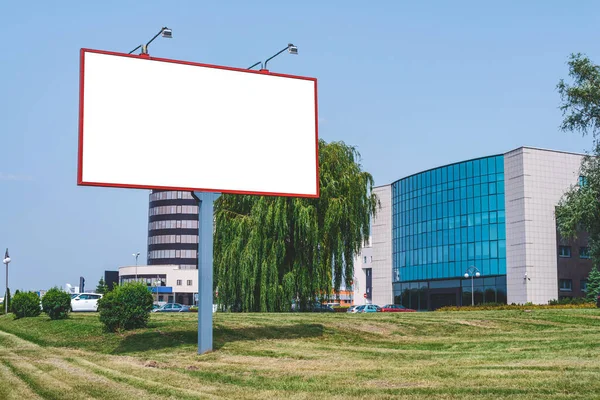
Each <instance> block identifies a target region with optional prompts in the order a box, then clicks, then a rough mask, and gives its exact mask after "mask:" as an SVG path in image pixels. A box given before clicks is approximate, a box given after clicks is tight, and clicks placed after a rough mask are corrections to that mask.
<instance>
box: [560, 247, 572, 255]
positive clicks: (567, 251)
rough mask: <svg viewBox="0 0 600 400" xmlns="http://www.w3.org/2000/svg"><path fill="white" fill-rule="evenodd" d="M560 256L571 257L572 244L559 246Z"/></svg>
mask: <svg viewBox="0 0 600 400" xmlns="http://www.w3.org/2000/svg"><path fill="white" fill-rule="evenodd" d="M558 256H559V257H571V246H558Z"/></svg>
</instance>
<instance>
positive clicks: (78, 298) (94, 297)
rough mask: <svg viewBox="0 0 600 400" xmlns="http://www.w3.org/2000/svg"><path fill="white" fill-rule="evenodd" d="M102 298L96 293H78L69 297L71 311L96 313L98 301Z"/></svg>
mask: <svg viewBox="0 0 600 400" xmlns="http://www.w3.org/2000/svg"><path fill="white" fill-rule="evenodd" d="M101 298H102V295H101V294H98V293H79V294H72V295H71V310H72V311H73V312H77V311H98V300H100V299H101Z"/></svg>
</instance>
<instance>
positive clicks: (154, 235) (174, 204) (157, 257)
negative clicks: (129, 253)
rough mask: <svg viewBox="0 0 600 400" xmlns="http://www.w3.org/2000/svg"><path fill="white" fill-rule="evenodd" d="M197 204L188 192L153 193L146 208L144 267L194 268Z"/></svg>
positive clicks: (196, 260)
mask: <svg viewBox="0 0 600 400" xmlns="http://www.w3.org/2000/svg"><path fill="white" fill-rule="evenodd" d="M197 251H198V203H197V201H196V200H195V199H194V198H193V197H192V194H191V193H190V192H182V191H164V190H153V191H152V192H151V193H150V203H149V207H148V265H170V264H173V265H179V266H180V268H181V269H198V257H197Z"/></svg>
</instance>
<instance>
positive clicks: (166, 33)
mask: <svg viewBox="0 0 600 400" xmlns="http://www.w3.org/2000/svg"><path fill="white" fill-rule="evenodd" d="M159 35H162V37H164V38H167V39H172V38H173V30H172V29H170V28H167V27H166V26H164V27H162V28H160V31H158V33H157V34H156V35H154V37H153V38H152V39H150V40H149V41H148V43H146V44H140V45H139V46H138V47H136V48H135V49H133V50H131V51H130V52H129V53H127V54H131V53H133V52H134V51H136V50H137V49H139V48H141V49H142V53H141V54H148V45H149V44H150V43H152V42H153V41H154V39H156V38H157V37H158V36H159Z"/></svg>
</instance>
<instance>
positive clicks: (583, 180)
mask: <svg viewBox="0 0 600 400" xmlns="http://www.w3.org/2000/svg"><path fill="white" fill-rule="evenodd" d="M577 183H578V184H579V187H583V186H586V185H587V179H586V177H585V176H582V175H580V176H579V180H578V182H577Z"/></svg>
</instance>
